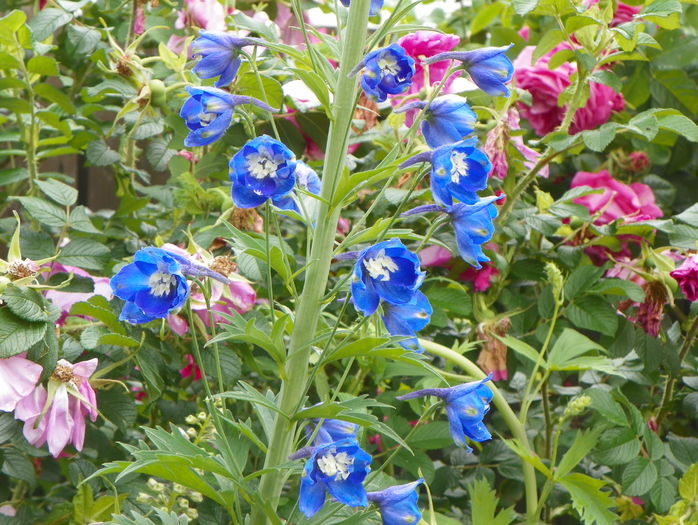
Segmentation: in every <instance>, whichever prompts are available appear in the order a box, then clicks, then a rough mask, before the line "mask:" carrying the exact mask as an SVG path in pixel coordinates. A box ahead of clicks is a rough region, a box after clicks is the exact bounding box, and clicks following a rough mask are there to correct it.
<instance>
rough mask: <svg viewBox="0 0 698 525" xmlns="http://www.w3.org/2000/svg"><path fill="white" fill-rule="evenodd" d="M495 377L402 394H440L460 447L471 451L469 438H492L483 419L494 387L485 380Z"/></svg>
mask: <svg viewBox="0 0 698 525" xmlns="http://www.w3.org/2000/svg"><path fill="white" fill-rule="evenodd" d="M491 378H492V376H491V375H489V376H487V377H486V378H485V379H482V380H480V381H472V382H470V383H463V384H462V385H457V386H452V387H450V388H425V389H423V390H416V391H414V392H410V393H409V394H405V395H404V396H398V397H397V399H399V400H401V401H404V400H407V399H414V398H416V397H424V396H436V397H438V398H441V399H443V400H444V402H445V403H446V415H447V416H448V423H449V428H450V430H451V437H452V438H453V441H454V442H455V443H456V445H458V446H459V447H463V448H465V449H466V451H467V452H472V449H471V448H470V447H469V446H468V444H467V443H466V441H465V438H466V437H467V438H469V439H471V440H472V441H477V442H481V441H487V440H488V439H491V438H492V435H491V434H490V432H489V430H487V427H486V426H485V424H484V423H483V422H482V420H483V418H484V417H485V414H487V412H488V411H489V409H490V401H492V391H491V390H490V389H489V387H488V386H487V385H485V384H484V383H485V382H487V381H489V380H490V379H491Z"/></svg>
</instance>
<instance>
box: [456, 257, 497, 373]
mask: <svg viewBox="0 0 698 525" xmlns="http://www.w3.org/2000/svg"><path fill="white" fill-rule="evenodd" d="M497 275H499V270H497V268H495V267H494V266H491V265H489V264H483V265H482V268H480V269H479V270H477V269H475V268H473V267H472V266H471V267H470V268H468V269H467V270H465V271H464V272H463V273H462V274H460V280H461V281H470V282H471V283H473V290H475V291H476V292H486V291H487V290H489V288H490V285H491V284H492V279H494V278H495V277H496V276H497ZM503 379H506V377H503ZM495 381H496V379H495Z"/></svg>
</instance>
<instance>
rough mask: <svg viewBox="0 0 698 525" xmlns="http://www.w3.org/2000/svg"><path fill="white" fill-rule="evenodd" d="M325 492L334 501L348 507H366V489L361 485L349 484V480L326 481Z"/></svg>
mask: <svg viewBox="0 0 698 525" xmlns="http://www.w3.org/2000/svg"><path fill="white" fill-rule="evenodd" d="M327 490H329V492H330V494H332V497H333V498H334V499H336V500H337V501H339V502H340V503H344V504H345V505H349V506H350V507H366V506H368V498H367V497H366V489H365V488H364V486H363V484H361V483H351V482H350V481H349V480H344V481H328V482H327Z"/></svg>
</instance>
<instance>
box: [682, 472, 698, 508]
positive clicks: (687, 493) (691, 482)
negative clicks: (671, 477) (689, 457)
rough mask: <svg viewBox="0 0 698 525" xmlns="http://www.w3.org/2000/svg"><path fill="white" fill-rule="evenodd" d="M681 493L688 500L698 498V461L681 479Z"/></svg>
mask: <svg viewBox="0 0 698 525" xmlns="http://www.w3.org/2000/svg"><path fill="white" fill-rule="evenodd" d="M679 494H681V497H682V498H683V499H685V500H687V501H692V502H695V501H697V500H698V463H694V464H693V465H691V467H690V468H689V469H688V470H687V471H686V473H685V474H684V475H683V477H682V478H681V479H680V480H679Z"/></svg>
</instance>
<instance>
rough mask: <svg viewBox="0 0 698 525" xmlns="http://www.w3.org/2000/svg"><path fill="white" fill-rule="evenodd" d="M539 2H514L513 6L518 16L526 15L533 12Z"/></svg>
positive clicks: (520, 0) (526, 0) (535, 0)
mask: <svg viewBox="0 0 698 525" xmlns="http://www.w3.org/2000/svg"><path fill="white" fill-rule="evenodd" d="M538 1H539V0H513V1H512V3H511V5H512V6H513V7H514V11H516V14H517V15H522V16H523V15H526V14H528V13H530V12H531V11H533V10H534V9H535V8H536V6H537V5H538Z"/></svg>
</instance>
